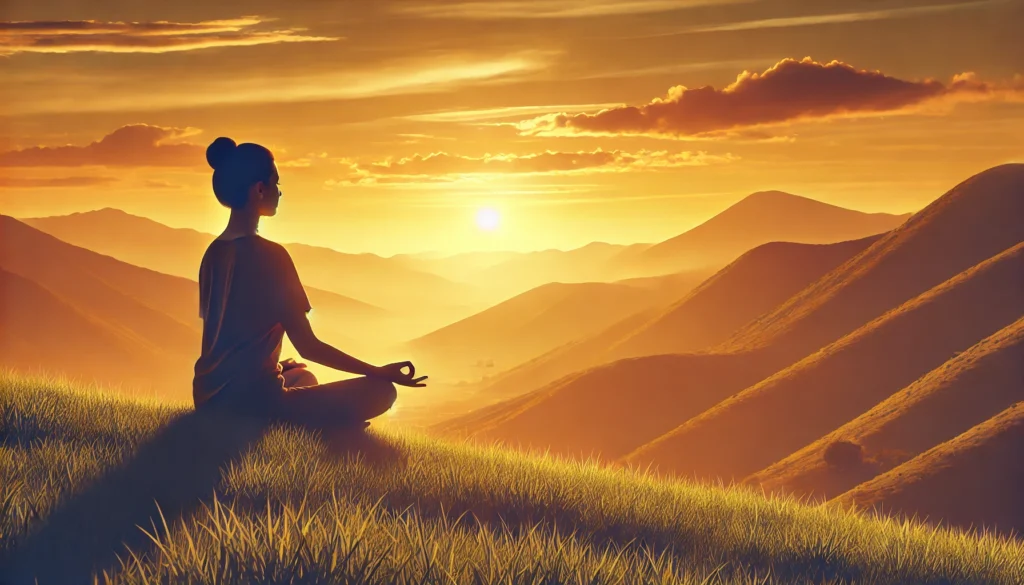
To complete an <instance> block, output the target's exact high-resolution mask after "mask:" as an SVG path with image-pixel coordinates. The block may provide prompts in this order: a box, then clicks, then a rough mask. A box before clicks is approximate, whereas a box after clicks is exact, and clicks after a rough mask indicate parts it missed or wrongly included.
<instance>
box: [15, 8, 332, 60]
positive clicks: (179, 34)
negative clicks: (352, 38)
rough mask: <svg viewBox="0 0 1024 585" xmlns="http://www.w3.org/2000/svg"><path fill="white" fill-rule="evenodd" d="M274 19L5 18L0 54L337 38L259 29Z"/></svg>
mask: <svg viewBox="0 0 1024 585" xmlns="http://www.w3.org/2000/svg"><path fill="white" fill-rule="evenodd" d="M267 20H273V19H265V18H260V17H258V16H246V17H242V18H236V19H230V20H207V21H201V22H194V23H193V22H165V21H156V22H102V21H96V20H61V21H14V22H0V55H10V54H14V53H23V52H34V53H70V52H79V51H99V52H112V53H166V52H169V51H191V50H196V49H206V48H210V47H231V46H249V45H263V44H267V43H295V42H310V41H335V40H338V37H320V36H311V35H305V34H300V31H302V30H304V29H301V28H288V29H282V30H256V29H254V28H253V27H255V26H257V25H259V24H261V23H263V22H265V21H267Z"/></svg>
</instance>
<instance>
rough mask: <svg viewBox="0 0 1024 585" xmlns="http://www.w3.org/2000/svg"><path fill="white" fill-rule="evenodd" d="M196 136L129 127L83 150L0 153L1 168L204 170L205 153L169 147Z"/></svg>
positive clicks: (69, 147) (64, 148)
mask: <svg viewBox="0 0 1024 585" xmlns="http://www.w3.org/2000/svg"><path fill="white" fill-rule="evenodd" d="M196 132H197V130H196V129H194V128H164V127H161V126H151V125H149V124H129V125H127V126H122V127H120V128H118V129H117V130H114V131H113V132H111V133H110V134H108V135H106V136H104V137H103V138H101V139H100V140H97V141H95V142H92V143H90V144H87V145H84V146H76V145H67V146H32V147H29V148H22V149H18V150H8V151H6V152H0V167H83V166H92V165H101V166H106V167H202V166H203V165H205V164H206V156H205V153H206V149H205V147H203V146H200V145H198V144H190V143H187V142H177V143H168V141H170V140H179V139H181V138H184V137H186V136H191V135H193V134H195V133H196Z"/></svg>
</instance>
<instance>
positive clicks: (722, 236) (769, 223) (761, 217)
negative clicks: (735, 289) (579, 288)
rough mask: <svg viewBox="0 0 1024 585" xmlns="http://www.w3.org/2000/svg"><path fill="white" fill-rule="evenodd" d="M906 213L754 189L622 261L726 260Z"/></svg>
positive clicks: (651, 264)
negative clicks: (856, 208) (846, 206)
mask: <svg viewBox="0 0 1024 585" xmlns="http://www.w3.org/2000/svg"><path fill="white" fill-rule="evenodd" d="M907 217H908V216H907V215H899V216H897V215H889V214H886V213H870V214H869V213H862V212H859V211H853V210H850V209H844V208H842V207H837V206H835V205H829V204H827V203H822V202H820V201H815V200H814V199H808V198H806V197H800V196H798V195H791V194H789V193H783V192H780V191H764V192H759V193H754V194H752V195H749V196H747V197H745V198H744V199H742V200H740V201H739V202H737V203H735V204H734V205H732V206H731V207H729V208H728V209H726V210H725V211H723V212H721V213H719V214H718V215H716V216H714V217H712V218H711V219H709V220H708V221H706V222H704V223H702V224H701V225H699V226H697V227H695V228H693V229H691V230H689V231H687V232H684V233H682V234H680V235H678V236H676V237H674V238H670V239H668V240H665V241H663V242H660V243H658V244H655V245H654V246H651V247H649V248H647V249H645V250H643V251H641V252H639V253H634V254H631V255H629V257H628V258H627V256H626V255H625V254H624V255H623V258H622V261H621V262H620V263H627V262H628V263H633V264H635V265H637V266H638V267H642V269H643V270H646V271H651V270H655V269H657V268H666V267H668V268H671V269H672V271H677V270H683V269H686V268H693V267H698V266H706V265H715V264H718V265H719V266H721V265H722V264H726V263H729V262H732V261H733V260H734V259H735V258H736V257H737V256H739V255H740V254H742V253H744V252H746V251H747V250H750V249H751V248H754V247H756V246H760V245H762V244H766V243H768V242H799V243H805V244H827V243H832V242H840V241H844V240H855V239H859V238H863V237H866V236H870V235H873V234H880V233H882V232H887V231H889V230H891V229H893V228H895V227H896V226H898V225H900V224H901V223H903V221H904V220H906V219H907Z"/></svg>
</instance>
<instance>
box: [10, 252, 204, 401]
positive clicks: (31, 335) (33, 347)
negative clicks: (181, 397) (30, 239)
mask: <svg viewBox="0 0 1024 585" xmlns="http://www.w3.org/2000/svg"><path fill="white" fill-rule="evenodd" d="M0 292H2V294H3V302H2V303H0V356H2V357H0V360H2V363H3V364H4V365H5V366H7V367H10V368H12V369H14V370H15V371H20V372H40V371H48V370H54V371H59V372H62V373H63V374H65V375H67V376H69V377H70V378H72V379H79V380H83V381H86V382H92V381H98V382H101V383H105V384H123V385H125V386H127V387H135V388H139V389H143V390H145V389H147V388H148V387H152V386H153V385H154V384H157V385H159V387H160V388H162V389H164V390H166V391H168V392H173V391H177V392H178V393H179V394H182V392H181V391H182V389H185V390H189V389H191V385H190V382H191V375H192V372H191V371H190V370H188V369H184V370H182V369H181V368H176V367H175V366H176V365H181V364H180V363H178V364H176V363H175V362H176V359H175V358H174V357H173V355H168V354H169V353H171V352H170V350H171V349H174V348H170V347H167V348H165V347H161V346H158V345H154V340H152V339H146V338H144V337H140V336H139V335H136V334H135V333H133V331H132V328H131V327H130V323H125V322H123V321H121V320H112V321H111V320H106V319H98V318H96V317H95V316H92V315H90V314H89V313H87V312H83V310H81V309H79V308H77V307H76V306H74V305H73V304H71V303H68V302H66V301H64V300H63V299H61V298H60V297H58V296H57V295H55V294H53V293H52V292H50V291H49V290H48V289H46V288H44V287H43V286H41V285H39V284H37V283H35V282H34V281H32V280H29V279H27V278H24V277H22V276H19V275H17V274H14V273H11V272H8V271H6V270H4V269H2V268H0ZM165 321H170V319H169V318H167V319H165ZM164 325H165V326H167V327H173V325H170V324H168V323H166V322H165V323H164ZM193 341H195V339H193ZM177 350H178V351H179V352H180V351H181V350H182V348H177ZM55 366H56V367H55Z"/></svg>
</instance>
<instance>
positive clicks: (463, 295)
mask: <svg viewBox="0 0 1024 585" xmlns="http://www.w3.org/2000/svg"><path fill="white" fill-rule="evenodd" d="M21 221H22V222H23V223H25V224H27V225H31V226H32V227H34V228H36V229H38V230H40V231H43V232H46V233H48V234H51V235H53V236H55V237H57V238H59V239H61V240H63V241H65V242H68V243H70V244H73V245H75V246H80V247H82V248H86V249H89V250H92V251H95V252H98V253H100V254H105V255H109V256H112V257H114V258H117V259H118V260H122V261H124V262H127V263H129V264H133V265H135V266H140V267H145V268H149V269H152V270H156V271H159V272H163V273H165V274H171V275H175V276H180V277H184V278H188V279H190V280H196V279H197V278H198V275H199V263H200V261H201V260H202V257H203V254H204V253H205V252H206V248H207V246H208V245H209V244H210V241H212V240H213V239H214V238H215V236H214V235H212V234H206V233H202V232H198V231H196V230H192V229H187V228H172V227H169V226H166V225H164V224H162V223H159V222H156V221H153V220H151V219H148V218H145V217H139V216H136V215H132V214H129V213H125V212H124V211H121V210H118V209H111V208H105V209H100V210H97V211H90V212H84V213H73V214H70V215H65V216H53V217H36V218H25V219H23V220H21ZM284 246H285V248H286V249H287V250H288V252H289V253H290V254H291V256H292V259H293V260H294V261H295V266H296V268H297V269H298V271H299V276H300V277H301V278H302V282H303V284H304V285H305V286H306V287H307V289H309V290H311V291H312V290H313V289H320V291H323V292H330V293H333V294H334V295H336V296H334V297H333V298H332V299H331V301H330V302H331V303H332V305H335V310H337V311H338V312H339V314H340V315H344V317H345V318H346V319H348V320H350V321H351V320H352V319H355V320H356V324H357V325H358V327H359V328H360V329H362V330H363V331H364V332H365V333H367V334H370V335H376V334H377V332H378V331H379V330H380V329H381V327H382V326H383V327H390V329H389V330H388V331H389V333H391V334H392V337H393V336H394V335H396V334H398V332H399V331H401V332H402V333H406V334H407V333H408V331H409V327H417V328H420V329H418V330H422V328H423V327H427V328H429V327H431V326H433V327H436V326H437V323H443V322H447V319H449V318H451V317H452V316H459V317H461V316H464V315H465V314H466V313H467V312H471V311H472V310H473V309H474V308H477V307H479V306H481V303H482V302H483V300H481V299H475V298H472V299H471V297H473V295H472V291H471V290H470V289H471V287H468V286H467V285H463V284H457V283H453V282H451V281H448V280H446V279H444V278H442V277H440V276H437V275H435V274H430V273H427V272H423V271H421V270H417V269H415V268H413V267H411V266H410V265H408V262H407V261H405V260H392V259H389V258H382V257H380V256H376V255H374V254H346V253H343V252H338V251H335V250H332V249H329V248H324V247H320V246H309V245H305V244H290V243H288V244H284ZM311 294H317V295H320V296H324V295H322V294H321V293H320V292H315V293H312V292H311ZM357 299H359V300H357ZM451 299H465V301H462V300H460V301H458V302H452V301H451ZM417 300H418V301H420V303H431V304H432V305H431V306H433V304H436V305H437V307H436V308H438V311H440V314H439V315H437V316H436V317H435V318H433V319H424V318H423V317H422V316H420V317H417V318H416V319H414V320H413V321H412V322H410V321H408V320H406V322H404V323H403V324H402V325H399V324H398V323H397V322H395V323H392V322H391V320H388V319H385V317H386V315H387V311H385V310H384V309H385V308H386V309H388V310H392V311H395V310H397V311H398V312H402V313H405V314H408V313H418V314H422V313H424V311H422V310H420V311H417V310H416V309H417V303H416V302H415V301H417ZM367 301H370V302H367ZM382 307H383V308H382ZM419 308H420V309H422V308H423V307H422V304H421V305H419ZM428 308H429V307H428ZM426 313H430V311H426ZM427 330H429V329H427ZM395 340H396V339H391V341H395Z"/></svg>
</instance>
